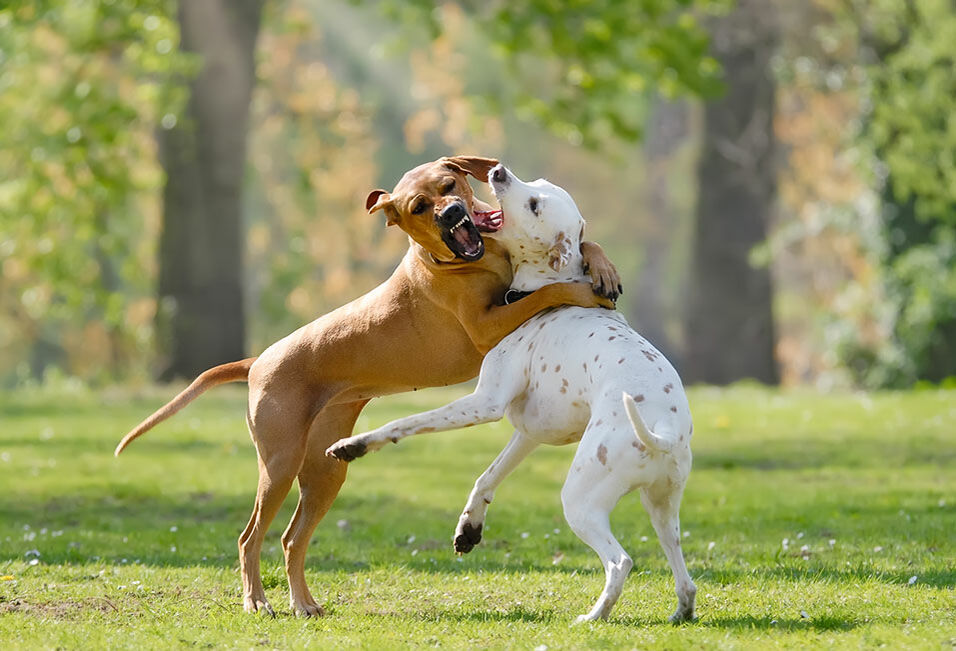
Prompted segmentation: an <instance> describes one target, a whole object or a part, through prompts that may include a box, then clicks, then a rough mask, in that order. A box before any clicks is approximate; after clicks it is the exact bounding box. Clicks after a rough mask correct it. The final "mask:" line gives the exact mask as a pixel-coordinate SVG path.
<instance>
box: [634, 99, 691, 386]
mask: <svg viewBox="0 0 956 651" xmlns="http://www.w3.org/2000/svg"><path fill="white" fill-rule="evenodd" d="M689 119H690V116H689V106H688V105H687V103H686V102H683V101H681V102H667V101H664V100H662V99H657V100H655V102H654V105H653V109H652V112H651V115H650V118H649V120H648V125H647V136H646V138H645V140H644V148H643V151H644V160H645V164H646V165H647V182H646V187H647V200H646V201H647V211H648V215H647V218H648V221H647V224H646V226H645V230H644V231H643V233H642V236H641V239H642V242H641V244H642V245H643V248H644V264H643V265H641V269H640V271H639V272H638V275H637V278H636V279H635V280H634V281H632V282H631V283H630V286H631V287H632V288H634V289H633V290H632V291H633V293H634V299H633V300H634V303H633V308H632V309H631V311H630V313H629V314H628V320H630V322H631V323H632V324H634V327H635V329H636V330H637V331H638V332H640V333H641V335H643V336H644V337H645V338H646V339H647V340H648V341H650V342H651V343H652V344H654V347H655V348H657V349H658V350H660V351H661V352H662V353H664V355H665V356H666V357H667V358H668V359H670V360H671V362H673V363H674V364H675V365H677V366H678V367H679V366H680V365H681V364H680V361H681V360H680V350H679V348H678V345H677V342H675V339H674V337H673V336H672V335H671V333H670V332H669V328H668V326H669V325H673V324H674V322H675V321H677V319H678V318H679V309H680V306H677V307H678V309H677V310H675V309H674V307H675V306H674V304H673V303H672V302H671V301H669V300H668V299H667V297H668V295H669V294H670V292H668V289H669V283H668V265H669V263H670V258H671V257H672V256H673V251H672V247H671V243H672V242H674V240H675V236H676V235H677V234H678V233H677V231H678V229H677V226H676V225H677V224H678V222H679V221H680V218H679V215H678V214H677V213H678V211H677V208H676V207H675V206H674V203H673V201H672V199H671V195H672V192H673V191H674V190H673V188H672V187H671V183H670V180H671V177H672V176H673V174H674V169H675V165H674V164H673V157H674V153H675V152H676V151H677V150H678V149H679V148H680V147H681V145H682V144H683V143H684V141H685V140H686V139H687V135H688V131H689Z"/></svg>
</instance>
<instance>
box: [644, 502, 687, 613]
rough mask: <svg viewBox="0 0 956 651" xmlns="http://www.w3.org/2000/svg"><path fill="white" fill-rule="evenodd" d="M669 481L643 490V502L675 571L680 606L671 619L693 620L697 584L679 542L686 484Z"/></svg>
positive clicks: (672, 569)
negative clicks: (660, 486)
mask: <svg viewBox="0 0 956 651" xmlns="http://www.w3.org/2000/svg"><path fill="white" fill-rule="evenodd" d="M672 486H673V485H671V484H668V487H667V488H663V489H662V488H659V487H658V486H651V487H649V488H645V489H642V490H641V503H642V504H643V505H644V508H645V509H646V510H647V514H648V515H649V516H650V517H651V524H652V525H654V530H655V531H656V532H657V538H658V540H660V543H661V547H662V548H663V549H664V555H665V556H666V557H667V562H668V564H670V567H671V572H672V573H673V575H674V586H675V589H676V591H677V610H676V611H674V614H673V615H671V617H670V621H672V622H674V623H675V624H676V623H678V622H686V621H692V620H693V619H694V618H695V617H694V600H695V598H696V596H697V586H695V585H694V582H693V580H691V578H690V574H688V572H687V565H686V564H685V563H684V553H683V551H682V550H681V546H680V517H679V515H678V512H679V510H680V500H681V493H682V492H683V486H678V487H677V488H676V489H675V488H673V487H672Z"/></svg>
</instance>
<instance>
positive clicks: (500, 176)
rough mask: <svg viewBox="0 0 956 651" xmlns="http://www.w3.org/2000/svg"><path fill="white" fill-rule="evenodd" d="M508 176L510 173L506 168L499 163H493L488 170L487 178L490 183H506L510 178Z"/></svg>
mask: <svg viewBox="0 0 956 651" xmlns="http://www.w3.org/2000/svg"><path fill="white" fill-rule="evenodd" d="M510 177H511V175H510V174H509V173H508V168H507V167H505V166H504V165H502V164H501V163H498V164H497V165H495V166H494V167H493V168H491V171H490V172H488V179H489V180H490V181H491V182H492V183H497V184H499V185H504V184H506V183H507V182H508V181H510V180H511V178H510Z"/></svg>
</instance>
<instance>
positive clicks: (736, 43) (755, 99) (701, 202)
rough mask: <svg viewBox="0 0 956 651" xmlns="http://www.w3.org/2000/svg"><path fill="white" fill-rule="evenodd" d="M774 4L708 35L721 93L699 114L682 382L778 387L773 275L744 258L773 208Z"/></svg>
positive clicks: (748, 10)
mask: <svg viewBox="0 0 956 651" xmlns="http://www.w3.org/2000/svg"><path fill="white" fill-rule="evenodd" d="M777 31H778V28H777V24H776V17H775V10H774V7H773V4H772V3H767V2H764V1H763V0H742V1H741V2H740V3H739V4H738V6H737V8H736V9H735V10H734V11H733V12H731V13H730V14H729V15H727V16H726V17H723V18H721V19H719V20H715V21H714V22H713V23H712V26H711V48H712V51H713V53H714V55H715V56H716V58H717V60H718V61H719V62H720V63H721V65H722V66H723V69H724V83H725V86H726V90H725V92H724V94H723V95H722V96H720V97H719V98H715V99H711V100H710V101H708V102H707V103H706V104H705V106H704V127H703V130H704V142H703V147H702V151H701V154H700V160H699V162H698V164H697V180H698V198H697V219H696V229H695V231H696V232H695V234H694V248H693V255H692V257H691V264H692V267H691V280H690V295H689V301H688V304H687V310H688V312H687V326H686V332H687V337H686V350H685V357H684V361H685V363H684V368H683V371H684V377H685V379H686V380H688V381H690V382H708V383H716V384H726V383H728V382H732V381H734V380H739V379H741V378H748V377H749V378H754V379H756V380H759V381H761V382H766V383H771V384H773V383H776V382H777V379H778V374H777V367H776V361H775V359H774V343H775V339H774V325H773V293H772V289H771V281H770V269H769V267H768V266H767V265H761V266H755V265H754V264H752V263H751V259H750V254H751V251H752V250H753V249H754V247H756V246H758V245H760V244H762V243H763V242H764V241H765V240H766V238H767V233H768V226H769V222H770V216H771V214H772V213H773V210H774V205H775V200H776V185H777V166H776V160H775V158H774V153H775V140H776V137H775V135H774V129H773V118H774V113H775V89H776V86H775V83H774V80H773V76H772V74H771V70H770V59H771V57H772V56H773V54H774V51H775V49H776V47H777V41H778V36H777Z"/></svg>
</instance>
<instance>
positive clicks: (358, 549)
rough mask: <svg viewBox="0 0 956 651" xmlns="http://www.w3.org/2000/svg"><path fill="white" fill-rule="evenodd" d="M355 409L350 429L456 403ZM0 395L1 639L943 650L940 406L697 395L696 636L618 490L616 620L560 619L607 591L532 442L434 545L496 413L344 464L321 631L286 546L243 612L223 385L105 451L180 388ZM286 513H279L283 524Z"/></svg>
mask: <svg viewBox="0 0 956 651" xmlns="http://www.w3.org/2000/svg"><path fill="white" fill-rule="evenodd" d="M461 392H462V390H461V389H455V388H452V389H443V390H434V391H424V392H419V393H415V394H408V395H402V396H395V397H392V398H389V399H387V400H381V401H378V402H377V403H373V404H372V405H370V407H369V408H368V409H367V410H366V412H365V414H364V415H363V416H362V418H361V420H360V421H359V428H361V429H363V430H364V429H368V428H370V427H373V426H377V425H379V424H381V423H383V422H385V421H386V420H389V419H391V418H394V417H397V416H401V415H406V414H409V413H412V412H415V411H419V410H422V409H425V408H427V407H431V406H436V405H437V404H439V403H441V402H444V401H447V400H449V399H450V398H452V397H455V396H457V395H460V394H461ZM173 394H174V390H173V389H172V388H168V387H166V388H159V389H150V390H148V391H145V392H142V393H137V394H133V393H131V392H121V391H115V392H102V393H97V394H91V393H85V392H70V391H67V390H59V391H36V392H20V393H13V394H8V395H5V396H0V495H2V497H0V646H2V647H3V648H36V647H44V648H47V647H48V648H53V647H59V648H107V647H127V648H169V647H194V646H209V647H238V648H251V647H258V646H262V647H266V648H269V647H276V648H290V647H291V648H298V647H306V646H311V647H317V648H323V649H324V648H340V647H342V648H349V647H352V648H376V649H378V648H398V647H406V646H441V647H446V648H447V647H452V648H479V647H481V648H484V647H494V648H497V647H510V648H524V649H535V648H544V647H547V648H548V649H562V648H588V649H591V648H655V649H657V648H671V649H673V648H693V649H698V648H720V649H724V648H759V649H763V648H768V647H789V648H812V647H839V648H847V647H848V648H861V647H862V648H871V647H879V646H885V647H887V648H926V649H941V648H951V647H952V646H953V645H954V644H956V597H954V585H956V568H954V566H956V558H954V541H956V517H954V515H956V391H942V390H940V391H935V390H934V391H922V392H916V393H907V394H896V393H890V394H872V395H857V394H854V395H850V394H844V395H836V396H821V395H817V394H813V393H808V392H795V393H790V392H777V391H770V390H764V389H759V388H752V387H746V386H742V387H735V388H732V389H728V390H716V389H707V388H701V389H695V390H692V391H691V392H690V400H691V407H692V409H693V411H694V416H695V434H694V444H693V447H694V454H695V459H694V470H693V472H692V473H691V478H690V482H689V484H688V487H687V492H686V494H685V497H684V503H683V508H682V512H681V516H682V518H681V519H682V524H683V529H684V532H685V534H684V535H685V539H684V551H685V555H686V558H687V563H688V566H689V568H690V572H691V575H692V576H693V577H694V579H695V581H696V583H697V586H698V615H699V618H700V619H699V621H698V622H696V623H694V624H688V625H682V626H672V625H670V624H668V623H667V621H666V619H667V616H668V615H669V614H670V613H671V612H672V611H673V609H674V606H675V603H676V597H675V595H674V590H673V586H672V581H671V577H670V572H669V570H668V568H667V564H666V561H665V559H664V556H663V553H662V552H661V550H660V547H659V546H658V545H657V542H656V538H655V536H654V533H653V531H652V529H651V526H650V523H649V522H648V519H647V516H646V515H645V513H644V511H643V509H642V508H641V505H640V500H639V498H638V496H637V495H636V494H632V495H629V496H627V497H625V498H624V499H623V500H622V501H621V504H620V505H619V506H618V508H617V510H616V511H615V513H614V516H613V525H614V529H615V532H616V533H617V534H618V536H619V538H620V540H621V542H622V543H623V545H624V546H625V548H626V549H627V550H628V551H629V552H630V554H631V556H632V557H633V559H634V571H633V572H632V574H631V576H630V578H629V579H628V582H627V586H626V588H625V591H624V594H623V596H622V597H621V600H620V602H619V603H618V605H617V607H616V608H615V610H614V611H613V613H612V617H611V619H610V621H608V622H601V623H596V624H586V625H581V626H572V625H571V622H572V621H573V620H574V618H575V616H577V615H578V614H580V613H583V612H585V611H586V610H587V609H588V608H589V607H590V605H591V604H592V603H593V601H594V600H595V599H596V598H597V595H598V594H599V592H600V590H601V587H602V585H603V572H602V571H601V569H600V567H599V562H598V559H597V556H596V555H595V554H594V553H593V552H591V550H590V549H588V548H587V547H585V545H584V544H583V543H581V542H580V541H579V540H578V539H577V538H576V537H575V536H574V535H573V534H572V533H571V532H570V531H569V530H568V528H567V525H566V524H565V522H564V519H563V516H562V514H561V505H560V499H559V491H560V487H561V484H562V483H563V480H564V475H565V472H566V471H567V468H568V466H569V465H570V460H571V457H572V455H573V452H574V446H566V447H563V448H542V449H540V450H539V451H538V452H536V453H535V454H533V455H532V456H531V457H530V458H529V459H528V460H527V461H526V462H525V463H524V464H523V465H522V466H521V467H519V468H518V470H517V471H516V472H515V474H514V475H513V476H512V477H510V478H509V479H508V480H507V481H506V482H505V483H504V484H503V485H502V486H501V488H500V489H499V491H498V494H497V496H496V499H495V503H494V504H493V505H492V506H491V509H490V511H489V515H488V521H487V524H486V528H485V533H484V541H483V542H482V544H481V545H480V546H479V547H478V548H476V549H475V551H473V552H472V553H471V554H469V555H467V556H464V557H462V558H458V557H456V556H455V554H454V553H453V552H452V549H451V543H450V541H451V535H452V532H453V530H454V527H455V524H456V521H457V517H458V514H459V511H460V509H461V507H462V505H463V504H464V500H465V498H466V496H467V494H468V491H469V490H470V488H471V485H472V483H473V481H474V480H475V478H476V477H477V476H478V474H479V473H480V472H481V471H482V470H483V469H484V468H485V466H486V465H487V464H488V463H489V462H490V461H491V459H492V458H494V456H495V455H496V454H497V452H498V451H499V450H500V448H501V447H502V446H503V445H504V443H505V441H506V440H507V439H508V437H509V436H510V428H509V426H508V425H507V423H498V424H494V425H491V426H483V427H480V428H475V429H472V430H469V431H467V432H454V433H448V434H437V435H433V436H422V437H416V438H413V439H410V440H409V441H406V442H403V443H402V444H401V445H399V446H390V447H389V448H387V449H386V450H383V451H382V452H379V453H377V454H374V455H370V456H369V457H366V458H364V459H361V460H359V461H357V462H355V463H353V464H352V468H351V470H350V477H349V480H348V482H347V483H346V486H345V488H344V489H343V491H342V493H341V495H340V496H339V499H338V501H337V502H336V503H335V505H334V506H333V508H332V511H331V512H330V513H329V515H328V516H327V517H326V519H325V520H324V521H323V522H322V523H321V524H320V525H319V528H318V530H317V531H316V534H315V536H314V539H313V544H312V547H311V549H310V554H309V558H308V568H307V577H308V579H309V583H310V585H311V586H312V591H313V593H314V594H315V596H316V598H317V599H318V600H319V602H320V603H324V605H325V607H326V610H327V611H328V615H327V616H326V617H324V618H321V619H313V620H303V619H297V618H294V617H292V616H291V614H290V610H289V606H288V597H287V592H286V585H285V574H284V571H283V570H282V554H281V549H280V546H279V535H280V533H281V531H282V529H284V527H285V524H286V522H287V521H288V519H289V517H290V516H291V513H292V509H293V507H294V504H295V500H294V497H295V495H294V494H295V491H294V490H293V495H291V496H290V497H289V499H288V500H287V502H286V505H285V508H284V510H283V512H282V513H281V514H280V516H279V518H278V520H277V522H276V523H274V524H273V527H272V530H271V531H270V533H269V536H268V537H267V539H266V544H265V550H264V555H263V573H264V577H265V583H266V588H267V593H268V595H269V598H270V600H271V602H272V604H273V605H274V606H275V607H276V610H277V611H278V617H276V618H275V619H272V618H268V617H263V616H254V615H246V614H245V613H243V612H242V608H241V595H240V587H239V574H238V569H237V559H236V538H237V536H238V533H239V531H240V530H241V529H242V527H243V526H244V525H245V522H246V520H247V518H248V516H249V512H250V510H251V507H252V500H253V494H254V489H255V483H256V463H255V453H254V451H253V448H252V445H251V443H250V441H249V438H248V435H247V433H246V430H245V425H244V421H243V415H244V410H245V408H244V404H245V395H244V393H243V391H242V390H241V388H240V387H228V388H226V387H224V388H220V389H215V390H213V391H211V392H210V393H208V394H206V395H205V396H204V397H203V398H201V399H200V400H199V401H197V402H196V403H194V404H193V405H191V406H190V407H189V408H188V409H187V410H186V411H184V412H182V413H181V414H179V415H178V416H176V417H175V418H174V419H173V420H171V421H169V422H168V423H166V424H164V425H161V426H160V427H159V428H158V429H155V430H153V431H152V432H150V433H149V434H147V435H146V436H145V437H144V438H142V439H140V440H138V441H136V442H135V443H133V444H132V446H131V447H130V448H129V449H128V450H127V451H126V452H125V453H124V454H123V456H122V457H121V458H120V459H114V458H113V456H112V450H113V446H114V445H115V444H116V442H117V441H118V440H119V438H120V437H121V436H122V435H123V434H124V433H125V432H126V430H127V429H129V428H130V427H131V426H132V425H134V424H136V423H137V422H138V421H139V420H140V419H141V418H142V417H144V416H146V415H147V414H148V413H149V412H150V411H151V410H152V409H154V408H155V407H157V406H158V405H159V404H161V403H162V402H164V401H165V400H166V399H167V398H169V397H172V395H173ZM280 521H281V522H280Z"/></svg>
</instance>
